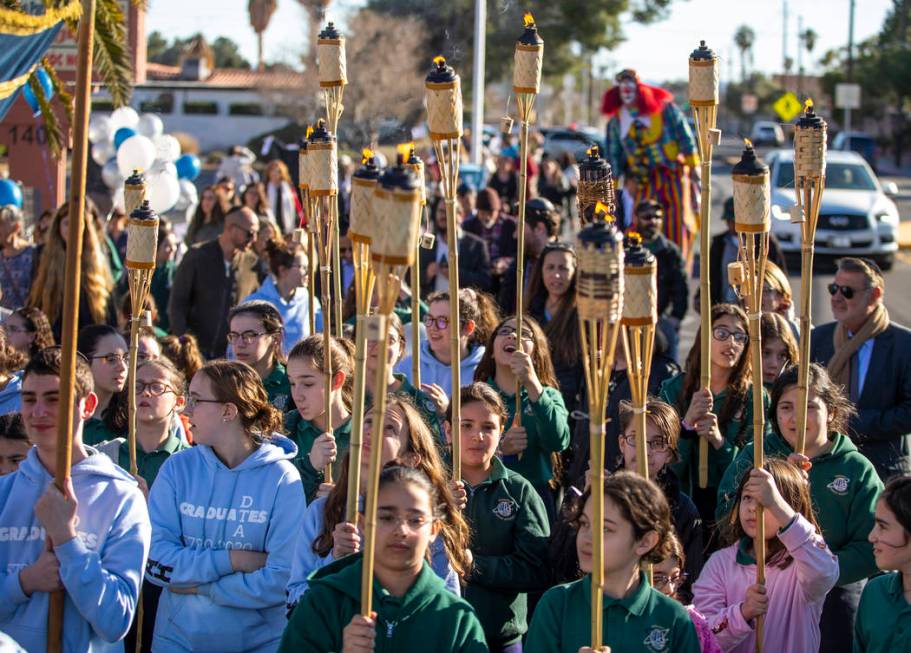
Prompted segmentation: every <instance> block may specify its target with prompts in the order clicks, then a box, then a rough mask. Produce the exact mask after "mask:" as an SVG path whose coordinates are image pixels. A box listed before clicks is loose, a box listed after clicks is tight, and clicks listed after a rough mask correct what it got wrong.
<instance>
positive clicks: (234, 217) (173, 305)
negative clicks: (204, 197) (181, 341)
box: [168, 207, 259, 358]
mask: <svg viewBox="0 0 911 653" xmlns="http://www.w3.org/2000/svg"><path fill="white" fill-rule="evenodd" d="M258 232H259V219H258V218H257V217H256V214H255V213H254V212H253V211H252V210H250V209H248V208H245V207H238V208H235V209H233V210H231V212H230V213H228V215H226V216H225V229H224V231H223V232H222V233H221V235H220V236H219V237H218V238H214V239H212V240H209V241H206V242H204V243H199V244H197V245H194V246H193V247H192V248H190V251H189V252H187V253H186V255H185V256H184V257H183V260H182V261H181V262H180V265H179V266H178V267H177V272H176V274H175V275H174V285H173V286H172V288H171V299H170V303H169V305H168V317H169V318H170V321H171V332H172V333H173V334H175V335H178V336H181V335H183V334H184V333H186V332H187V331H190V332H192V333H193V334H194V335H195V336H196V339H197V341H198V342H199V349H200V351H201V352H202V353H203V355H204V356H205V357H206V358H218V357H220V356H224V355H225V350H226V349H227V341H226V338H227V333H228V312H229V311H230V310H231V307H233V306H234V305H235V304H236V303H237V302H238V301H240V299H241V298H242V297H246V296H247V295H249V294H250V293H252V292H253V291H255V290H256V288H257V287H258V286H259V283H258V280H257V278H256V275H255V274H249V270H246V268H247V267H249V266H248V265H245V261H246V260H247V257H246V254H247V251H248V250H249V249H250V246H251V245H252V243H253V241H254V240H256V235H257V233H258ZM245 270H246V272H245Z"/></svg>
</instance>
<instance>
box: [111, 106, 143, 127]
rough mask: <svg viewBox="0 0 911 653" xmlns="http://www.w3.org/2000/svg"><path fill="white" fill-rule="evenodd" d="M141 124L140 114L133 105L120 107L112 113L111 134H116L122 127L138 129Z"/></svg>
mask: <svg viewBox="0 0 911 653" xmlns="http://www.w3.org/2000/svg"><path fill="white" fill-rule="evenodd" d="M138 124H139V114H138V113H136V109H134V108H133V107H120V108H119V109H115V110H114V113H112V114H111V134H115V133H116V132H117V130H118V129H120V128H121V127H130V128H131V129H136V126H137V125H138Z"/></svg>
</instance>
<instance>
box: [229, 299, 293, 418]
mask: <svg viewBox="0 0 911 653" xmlns="http://www.w3.org/2000/svg"><path fill="white" fill-rule="evenodd" d="M283 332H284V323H283V322H282V316H281V313H279V312H278V309H276V308H275V307H274V306H273V305H272V304H270V303H269V302H266V301H262V300H253V301H249V302H244V303H243V304H238V305H237V306H235V307H234V308H233V309H231V312H230V313H229V314H228V343H229V344H230V345H231V348H232V349H233V350H234V357H235V358H236V359H237V360H239V361H240V362H242V363H246V364H247V365H249V366H250V367H252V368H253V369H254V370H256V373H257V374H259V378H261V379H262V381H263V387H265V388H266V394H267V395H269V403H270V404H272V405H273V406H275V407H276V408H278V409H279V410H280V411H282V412H287V411H289V410H291V409H292V408H293V405H292V401H291V385H290V383H289V382H288V373H287V371H286V369H285V355H284V353H282V342H283V337H284V336H283Z"/></svg>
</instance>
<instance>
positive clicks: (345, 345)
mask: <svg viewBox="0 0 911 653" xmlns="http://www.w3.org/2000/svg"><path fill="white" fill-rule="evenodd" d="M279 342H281V340H279ZM329 343H330V349H329V360H330V364H331V365H332V371H331V375H330V383H331V385H330V387H329V397H330V399H329V406H330V413H329V415H327V414H326V372H325V366H324V365H325V363H324V359H323V351H324V350H323V335H322V334H318V335H313V336H308V337H307V338H304V339H303V340H301V341H300V342H299V343H297V344H296V345H294V348H293V349H292V350H291V352H290V353H289V354H288V378H289V381H290V383H291V397H292V399H293V400H294V404H295V407H296V408H295V410H292V411H290V412H288V413H286V414H285V430H287V431H288V437H289V438H291V439H292V440H294V442H295V444H297V457H296V458H295V459H294V465H295V466H296V467H297V469H298V471H300V475H301V480H302V481H303V483H304V491H305V492H306V495H307V501H308V503H309V502H310V501H313V499H314V498H315V497H316V493H317V491H318V490H319V488H320V484H321V483H322V482H323V480H324V478H325V476H324V474H325V470H326V468H327V467H328V466H329V465H333V464H334V463H335V462H336V460H340V459H341V458H342V456H344V453H345V451H347V450H348V442H349V440H350V439H351V393H352V386H353V377H352V375H353V373H354V346H353V345H352V344H351V341H349V340H346V339H344V338H330V340H329ZM330 416H331V419H332V433H328V432H327V431H326V427H327V426H328V423H329V417H330ZM332 469H333V472H335V473H334V476H335V477H337V476H338V469H337V466H336V465H333V468H332Z"/></svg>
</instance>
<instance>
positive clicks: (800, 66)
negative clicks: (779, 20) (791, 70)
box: [797, 14, 804, 99]
mask: <svg viewBox="0 0 911 653" xmlns="http://www.w3.org/2000/svg"><path fill="white" fill-rule="evenodd" d="M803 47H804V40H803V16H801V15H799V14H798V16H797V97H799V98H801V99H803Z"/></svg>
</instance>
